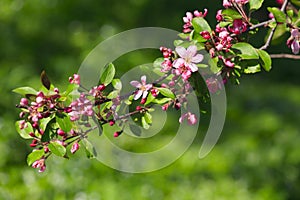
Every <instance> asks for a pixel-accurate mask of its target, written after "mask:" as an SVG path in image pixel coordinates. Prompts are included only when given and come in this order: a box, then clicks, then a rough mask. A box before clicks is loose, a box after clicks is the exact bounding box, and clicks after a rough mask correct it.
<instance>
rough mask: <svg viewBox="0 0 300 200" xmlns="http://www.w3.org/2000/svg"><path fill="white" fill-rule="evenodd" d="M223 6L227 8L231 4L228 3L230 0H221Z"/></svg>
mask: <svg viewBox="0 0 300 200" xmlns="http://www.w3.org/2000/svg"><path fill="white" fill-rule="evenodd" d="M223 6H224V7H225V8H228V7H230V6H232V4H231V3H230V0H223Z"/></svg>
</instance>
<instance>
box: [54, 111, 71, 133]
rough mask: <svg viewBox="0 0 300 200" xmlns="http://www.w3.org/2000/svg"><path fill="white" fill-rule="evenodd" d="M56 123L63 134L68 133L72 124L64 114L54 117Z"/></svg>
mask: <svg viewBox="0 0 300 200" xmlns="http://www.w3.org/2000/svg"><path fill="white" fill-rule="evenodd" d="M55 119H56V122H57V123H58V125H59V127H60V128H61V129H62V130H63V131H64V132H66V133H67V132H69V131H71V129H72V122H71V120H70V117H69V115H65V114H57V115H56V118H55Z"/></svg>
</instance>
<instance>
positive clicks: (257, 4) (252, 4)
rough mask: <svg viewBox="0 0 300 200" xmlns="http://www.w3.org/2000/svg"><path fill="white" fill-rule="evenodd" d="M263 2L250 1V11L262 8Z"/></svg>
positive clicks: (257, 0)
mask: <svg viewBox="0 0 300 200" xmlns="http://www.w3.org/2000/svg"><path fill="white" fill-rule="evenodd" d="M263 2H264V0H250V1H249V5H250V10H258V9H259V8H260V7H261V6H262V4H263Z"/></svg>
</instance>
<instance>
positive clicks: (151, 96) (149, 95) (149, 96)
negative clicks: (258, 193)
mask: <svg viewBox="0 0 300 200" xmlns="http://www.w3.org/2000/svg"><path fill="white" fill-rule="evenodd" d="M154 99H155V97H154V96H153V95H152V94H151V92H149V94H148V96H147V101H146V103H145V106H146V105H148V104H149V103H151V102H152V101H153V100H154Z"/></svg>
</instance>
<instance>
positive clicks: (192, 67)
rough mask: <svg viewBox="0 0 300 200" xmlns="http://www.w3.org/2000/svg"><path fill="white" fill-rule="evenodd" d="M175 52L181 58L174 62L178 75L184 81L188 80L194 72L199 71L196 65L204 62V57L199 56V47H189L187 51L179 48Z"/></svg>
mask: <svg viewBox="0 0 300 200" xmlns="http://www.w3.org/2000/svg"><path fill="white" fill-rule="evenodd" d="M175 51H176V52H177V54H178V55H179V56H180V58H178V59H176V60H175V61H174V62H173V66H174V68H176V70H175V73H176V75H181V76H182V78H183V79H184V80H187V79H188V78H189V77H190V76H191V73H192V72H196V71H198V67H197V65H196V63H200V62H201V61H202V60H203V55H201V54H197V47H196V46H195V45H191V46H189V47H188V48H187V49H185V48H184V47H181V46H178V47H176V49H175Z"/></svg>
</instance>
